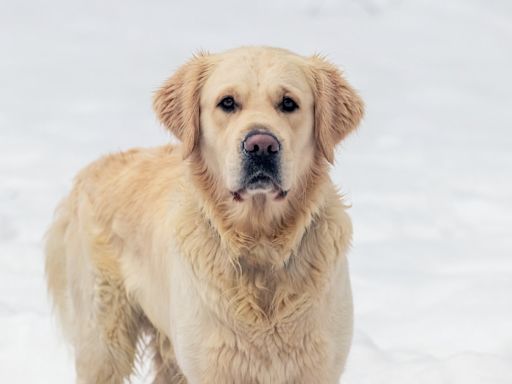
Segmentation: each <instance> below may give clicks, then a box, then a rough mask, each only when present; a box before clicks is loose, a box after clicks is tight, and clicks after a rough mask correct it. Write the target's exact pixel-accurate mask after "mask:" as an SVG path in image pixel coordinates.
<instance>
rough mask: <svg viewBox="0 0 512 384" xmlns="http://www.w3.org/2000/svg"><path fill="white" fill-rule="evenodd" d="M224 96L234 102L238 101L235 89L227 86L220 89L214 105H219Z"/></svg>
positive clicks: (238, 97) (238, 95)
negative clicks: (232, 99) (231, 98)
mask: <svg viewBox="0 0 512 384" xmlns="http://www.w3.org/2000/svg"><path fill="white" fill-rule="evenodd" d="M226 96H232V97H233V98H234V99H235V100H239V99H240V93H239V92H238V91H237V89H236V87H235V86H233V85H229V86H226V87H224V88H221V91H220V92H218V94H217V97H216V98H215V104H218V103H220V101H221V100H222V98H224V97H226Z"/></svg>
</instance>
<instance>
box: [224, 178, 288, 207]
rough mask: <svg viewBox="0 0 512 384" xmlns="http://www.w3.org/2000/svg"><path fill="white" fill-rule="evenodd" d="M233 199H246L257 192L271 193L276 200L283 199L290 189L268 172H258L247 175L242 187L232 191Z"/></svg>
mask: <svg viewBox="0 0 512 384" xmlns="http://www.w3.org/2000/svg"><path fill="white" fill-rule="evenodd" d="M231 194H232V195H233V200H235V201H244V199H245V198H246V197H248V196H251V195H256V194H270V195H272V196H273V198H274V200H283V199H284V198H285V197H286V195H287V194H288V191H285V190H284V189H283V188H282V187H281V185H280V183H279V182H278V181H277V180H276V179H275V178H274V177H272V176H271V175H269V174H268V173H266V172H261V171H260V172H256V173H254V174H252V175H250V176H249V177H246V178H245V180H244V182H243V183H242V188H240V189H238V190H237V191H232V192H231Z"/></svg>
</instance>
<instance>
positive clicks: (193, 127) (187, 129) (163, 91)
mask: <svg viewBox="0 0 512 384" xmlns="http://www.w3.org/2000/svg"><path fill="white" fill-rule="evenodd" d="M208 69H209V60H208V56H207V55H206V54H199V55H197V56H194V57H193V58H192V59H191V60H190V61H189V62H187V63H186V64H184V65H183V66H182V67H180V68H179V69H178V71H176V73H175V74H174V75H172V76H171V77H170V78H169V79H168V80H167V81H166V82H165V83H164V85H163V86H162V87H161V88H160V89H159V90H158V91H157V92H156V93H155V96H154V98H153V109H154V110H155V113H156V115H157V116H158V118H159V119H160V121H161V122H162V123H163V124H164V125H165V127H166V128H167V129H168V130H169V131H171V132H172V133H173V134H174V135H175V136H176V137H177V138H178V139H179V140H180V141H181V142H182V143H183V156H184V158H186V157H188V156H189V155H190V154H191V153H192V152H193V151H194V149H195V148H196V147H197V145H198V143H199V135H200V127H199V114H200V109H199V99H200V93H201V88H202V86H203V84H204V82H205V80H206V77H207V74H208Z"/></svg>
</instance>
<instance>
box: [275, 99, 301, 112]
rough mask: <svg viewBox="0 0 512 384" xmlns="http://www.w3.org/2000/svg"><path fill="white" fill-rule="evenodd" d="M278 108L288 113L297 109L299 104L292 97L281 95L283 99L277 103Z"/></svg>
mask: <svg viewBox="0 0 512 384" xmlns="http://www.w3.org/2000/svg"><path fill="white" fill-rule="evenodd" d="M279 109H281V111H282V112H286V113H290V112H293V111H295V110H296V109H299V106H298V105H297V103H296V102H295V101H294V100H293V99H292V98H290V97H286V96H285V97H283V101H281V103H280V104H279Z"/></svg>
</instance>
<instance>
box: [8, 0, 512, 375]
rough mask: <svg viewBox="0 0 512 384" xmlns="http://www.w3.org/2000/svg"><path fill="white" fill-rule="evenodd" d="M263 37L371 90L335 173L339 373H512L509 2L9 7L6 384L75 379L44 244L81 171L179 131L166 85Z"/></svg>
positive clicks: (156, 1)
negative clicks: (351, 318)
mask: <svg viewBox="0 0 512 384" xmlns="http://www.w3.org/2000/svg"><path fill="white" fill-rule="evenodd" d="M250 44H264V45H272V46H281V47H286V48H289V49H291V50H294V51H296V52H299V53H302V54H312V53H315V52H319V53H322V54H325V55H327V57H328V58H330V59H331V60H332V61H333V62H335V63H337V64H340V65H341V66H342V67H343V68H344V70H345V72H346V75H347V77H348V79H349V80H350V81H351V83H352V84H353V85H354V86H355V87H356V88H357V89H358V90H359V91H360V93H361V94H362V96H363V97H364V99H365V100H366V102H367V115H366V118H365V121H364V123H363V124H362V126H361V127H360V130H359V131H358V133H356V134H354V135H353V136H352V137H350V138H349V139H347V140H346V141H345V142H344V143H343V145H342V146H341V148H340V150H339V151H338V157H337V164H336V166H335V168H334V169H333V171H332V177H333V179H334V180H335V181H336V183H337V184H339V185H340V188H341V190H342V191H343V192H344V193H345V195H346V197H347V200H348V201H349V202H350V203H351V204H352V208H351V209H350V213H351V216H352V218H353V221H354V228H355V236H354V242H353V248H352V251H351V253H350V266H351V276H352V282H353V289H354V298H355V338H354V343H353V348H352V352H351V355H350V358H349V361H348V366H347V370H346V374H345V375H344V378H343V380H342V382H343V383H344V384H366V383H368V384H379V383H382V384H389V383H393V384H402V383H403V384H411V383H420V384H473V383H475V384H476V383H478V384H482V383H484V384H505V383H512V297H511V296H512V125H511V123H512V108H511V106H512V92H511V89H512V76H511V74H510V70H511V68H512V3H511V2H510V1H508V0H493V1H484V0H451V1H444V2H441V1H427V0H410V1H401V0H364V1H363V0H353V1H348V0H347V1H335V0H324V1H313V0H273V1H268V2H267V1H253V2H251V3H247V2H242V1H235V0H217V1H209V2H207V1H204V2H198V1H196V0H188V1H186V2H178V1H176V2H170V1H163V0H151V1H135V0H124V1H120V0H111V1H100V0H89V1H65V0H53V1H36V0H32V1H25V0H17V1H8V0H4V1H2V2H0V383H70V382H73V380H74V368H73V358H72V356H71V353H70V349H69V348H68V347H67V346H66V345H65V343H64V342H63V341H62V339H61V338H60V336H59V333H58V330H57V327H56V326H55V322H54V320H53V318H52V316H51V309H50V306H49V303H48V300H47V297H46V289H45V285H44V277H43V257H42V237H43V234H44V231H45V228H46V227H47V225H48V224H49V222H50V219H51V216H52V211H53V209H54V207H55V205H56V203H57V202H58V200H59V199H60V198H61V197H62V196H64V194H65V193H66V192H67V191H68V190H69V188H70V185H71V181H72V178H73V175H74V174H75V173H76V172H77V171H78V170H79V169H80V168H81V167H83V166H84V165H85V164H87V163H88V162H90V161H92V160H93V159H95V158H97V157H98V156H100V155H101V154H105V153H108V152H115V151H119V150H123V149H127V148H130V147H133V146H152V145H159V144H162V143H165V142H167V141H168V140H169V137H168V135H167V134H166V133H165V132H164V131H163V129H162V128H161V127H160V126H159V124H158V122H157V121H156V118H155V117H154V115H153V114H152V111H151V95H152V92H153V91H154V90H155V89H156V88H157V87H158V86H159V85H160V84H161V83H162V81H163V80H164V79H165V78H166V77H167V76H168V75H169V74H170V73H171V72H172V71H174V70H175V69H176V68H177V67H178V66H179V65H180V64H181V63H183V62H184V61H185V60H186V59H187V58H189V57H190V55H191V54H192V53H193V52H194V51H196V50H198V49H206V50H211V51H214V52H215V51H220V50H223V49H226V48H231V47H235V46H239V45H250ZM149 376H150V373H149V372H148V369H147V364H146V365H143V366H142V368H141V374H140V377H139V378H138V379H136V382H137V381H138V382H147V381H148V379H149Z"/></svg>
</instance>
